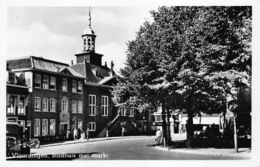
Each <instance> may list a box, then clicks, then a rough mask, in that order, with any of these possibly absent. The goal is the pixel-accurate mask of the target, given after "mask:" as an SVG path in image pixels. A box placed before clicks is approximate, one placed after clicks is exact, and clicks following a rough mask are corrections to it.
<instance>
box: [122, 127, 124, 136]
mask: <svg viewBox="0 0 260 167" xmlns="http://www.w3.org/2000/svg"><path fill="white" fill-rule="evenodd" d="M124 133H125V127H122V136H124Z"/></svg>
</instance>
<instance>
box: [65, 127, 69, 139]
mask: <svg viewBox="0 0 260 167" xmlns="http://www.w3.org/2000/svg"><path fill="white" fill-rule="evenodd" d="M66 138H67V139H69V138H70V130H69V129H68V131H67V134H66Z"/></svg>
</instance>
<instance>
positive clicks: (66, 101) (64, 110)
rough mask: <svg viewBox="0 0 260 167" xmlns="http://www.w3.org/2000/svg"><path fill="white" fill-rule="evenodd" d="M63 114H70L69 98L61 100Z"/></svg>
mask: <svg viewBox="0 0 260 167" xmlns="http://www.w3.org/2000/svg"><path fill="white" fill-rule="evenodd" d="M61 112H68V100H67V98H63V99H62V100H61Z"/></svg>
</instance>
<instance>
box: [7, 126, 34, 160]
mask: <svg viewBox="0 0 260 167" xmlns="http://www.w3.org/2000/svg"><path fill="white" fill-rule="evenodd" d="M15 154H30V147H29V145H28V143H27V142H26V140H23V132H22V130H21V128H20V126H19V124H17V123H14V122H7V123H6V156H12V155H15Z"/></svg>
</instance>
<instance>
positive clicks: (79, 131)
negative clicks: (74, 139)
mask: <svg viewBox="0 0 260 167" xmlns="http://www.w3.org/2000/svg"><path fill="white" fill-rule="evenodd" d="M80 137H81V130H80V128H79V129H78V139H80Z"/></svg>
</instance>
